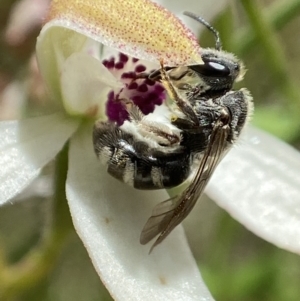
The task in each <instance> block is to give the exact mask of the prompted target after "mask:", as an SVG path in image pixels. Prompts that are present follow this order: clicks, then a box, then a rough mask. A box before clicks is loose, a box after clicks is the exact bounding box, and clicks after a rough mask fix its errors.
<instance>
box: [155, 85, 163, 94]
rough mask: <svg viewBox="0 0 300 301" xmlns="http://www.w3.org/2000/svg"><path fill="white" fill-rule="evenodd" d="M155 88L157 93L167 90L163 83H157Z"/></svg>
mask: <svg viewBox="0 0 300 301" xmlns="http://www.w3.org/2000/svg"><path fill="white" fill-rule="evenodd" d="M154 90H155V92H156V93H162V92H163V91H165V88H164V87H163V86H162V85H155V87H154Z"/></svg>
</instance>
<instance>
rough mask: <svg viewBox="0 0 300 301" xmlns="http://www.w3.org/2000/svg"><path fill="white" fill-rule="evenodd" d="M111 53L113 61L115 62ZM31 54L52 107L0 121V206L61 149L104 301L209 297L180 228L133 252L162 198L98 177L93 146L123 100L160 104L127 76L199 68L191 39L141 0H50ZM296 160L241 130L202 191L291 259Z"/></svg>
mask: <svg viewBox="0 0 300 301" xmlns="http://www.w3.org/2000/svg"><path fill="white" fill-rule="evenodd" d="M102 45H105V46H106V48H103V47H102ZM111 48H113V49H114V51H119V52H121V53H122V54H119V55H117V56H115V58H114V59H112V58H111V54H112V53H115V52H112V51H111V50H108V49H111ZM37 57H38V60H39V65H40V70H41V72H42V75H43V78H44V81H45V83H46V85H47V88H48V92H49V93H50V95H51V96H52V99H53V100H54V101H55V104H56V111H55V112H54V113H53V114H51V115H47V116H41V117H36V118H33V119H27V120H21V121H11V122H1V123H0V133H1V137H2V139H1V142H0V164H1V167H2V168H1V173H0V180H1V181H0V204H4V203H6V202H7V201H9V200H10V199H11V198H12V197H13V196H15V195H16V194H17V193H19V192H21V191H22V189H24V188H25V187H26V186H27V185H29V183H30V182H31V181H32V180H33V179H34V178H35V177H37V175H38V174H39V172H40V170H41V168H42V167H43V166H44V165H45V164H46V163H47V162H49V161H50V160H52V159H53V158H55V156H56V155H57V153H58V152H59V151H60V150H61V149H62V147H63V145H64V144H65V143H66V142H68V143H69V153H68V158H69V167H68V176H67V181H66V194H67V199H68V203H69V207H70V211H71V215H72V218H73V223H74V226H75V229H76V231H77V233H78V235H79V236H80V238H81V239H82V241H83V243H84V245H85V247H86V249H87V251H88V252H89V255H90V257H91V260H92V262H93V264H94V266H95V269H96V271H97V272H98V274H99V275H100V277H101V279H102V281H103V282H104V284H105V285H106V287H107V288H108V290H109V291H110V293H111V295H112V296H113V298H114V299H116V300H213V298H212V296H211V295H210V293H209V291H208V289H207V288H206V286H205V284H204V283H203V281H202V278H201V275H200V273H199V271H198V268H197V265H196V263H195V261H194V259H193V256H192V254H191V252H190V249H189V247H188V244H187V242H186V238H185V236H184V233H183V229H182V227H181V226H179V227H177V228H176V229H175V230H174V231H173V232H172V234H171V235H170V236H169V237H168V238H167V239H166V240H165V241H164V242H163V244H161V245H160V246H159V247H157V248H156V249H155V251H154V252H153V253H152V254H151V255H150V256H149V255H148V251H149V246H141V245H140V244H139V234H140V231H141V229H142V226H143V224H144V222H145V221H146V219H147V217H148V216H149V215H150V213H151V211H152V208H153V207H154V205H155V204H156V203H157V202H158V201H163V200H165V199H167V194H166V192H164V191H159V192H157V191H155V192H153V191H151V192H147V191H138V190H134V189H133V188H131V187H127V186H126V185H124V184H122V183H119V182H118V181H117V180H115V179H113V178H112V177H110V176H109V175H108V174H107V173H106V172H105V169H104V168H103V166H101V164H100V162H98V160H97V158H96V156H95V154H94V151H93V145H92V126H93V123H94V121H95V120H96V119H102V120H106V119H107V118H110V119H111V120H115V121H116V122H120V123H121V122H122V120H123V119H122V118H123V115H122V114H123V113H120V114H119V112H120V111H119V109H120V108H119V107H118V106H117V105H114V104H115V102H114V100H116V99H117V97H119V95H121V93H123V94H124V95H126V97H129V98H135V99H136V100H137V101H138V99H141V98H142V99H143V100H145V99H147V101H148V106H146V107H143V106H141V110H143V109H144V110H145V112H146V113H147V112H148V113H149V112H151V110H153V109H154V105H160V104H161V103H162V100H163V98H164V97H165V94H164V91H163V90H162V89H161V87H160V86H159V84H155V86H154V87H153V86H151V87H150V86H149V87H147V91H145V90H144V89H139V87H140V86H142V85H143V87H145V85H147V83H146V82H140V83H139V85H138V86H135V87H131V86H130V84H129V81H128V79H130V74H132V72H140V71H144V70H149V67H150V68H155V67H156V68H157V66H158V62H159V59H163V60H164V62H165V63H167V64H173V65H174V64H189V63H201V49H200V47H199V45H198V43H197V41H196V38H195V36H194V35H193V33H192V32H191V31H190V30H188V29H187V27H185V26H184V25H183V23H182V22H180V20H179V19H177V18H176V17H175V16H174V15H173V14H172V13H171V12H169V11H167V10H166V9H164V8H162V7H161V6H159V5H157V4H156V3H154V2H151V1H150V0H134V1H132V0H123V1H117V0H110V1H104V0H97V1H96V0H89V1H87V0H77V1H67V0H56V1H53V3H52V8H51V10H50V14H49V17H48V22H47V23H46V25H45V26H44V28H43V29H42V31H41V33H40V36H39V39H38V42H37ZM146 61H147V62H146ZM147 68H148V69H147ZM150 93H151V95H150ZM153 93H154V94H153ZM299 159H300V156H299V153H298V152H297V151H295V150H293V149H292V148H291V147H289V146H287V145H285V144H284V143H283V142H280V141H279V140H277V139H275V138H273V137H271V136H269V135H268V134H265V133H263V132H261V131H259V130H256V129H251V128H250V129H249V130H248V131H247V133H246V135H245V136H244V137H243V138H242V143H240V144H239V145H238V146H237V147H236V148H235V149H234V150H232V151H231V152H230V153H229V154H228V155H227V156H226V158H225V159H224V160H223V161H222V163H221V164H220V166H219V167H218V169H217V171H216V172H215V175H214V176H213V178H212V179H211V182H210V184H209V185H208V188H207V190H206V191H207V193H208V194H209V195H210V196H211V198H212V199H213V200H215V201H216V202H217V203H218V204H219V205H220V206H222V207H223V208H225V209H226V210H228V212H229V213H231V214H232V215H233V216H234V217H235V218H236V219H238V220H239V221H240V222H241V223H243V224H244V225H245V226H246V227H248V228H249V229H250V230H252V231H253V232H254V233H256V234H257V235H259V236H261V237H263V238H265V239H266V240H268V241H270V242H272V243H274V244H275V245H278V246H279V247H282V248H286V249H288V250H291V251H294V252H299V250H300V240H299V239H298V237H299V234H300V233H299V232H300V230H299V229H300V227H299V226H300V213H299V210H298V209H297V208H299V203H300V197H299V195H300V194H299V193H300V188H299V187H298V185H297V184H298V182H299V181H298V180H300V179H299V177H300V176H299V175H298V170H299V167H300V163H299V162H300V160H299ZM295 208H296V209H295Z"/></svg>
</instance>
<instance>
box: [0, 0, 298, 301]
mask: <svg viewBox="0 0 300 301" xmlns="http://www.w3.org/2000/svg"><path fill="white" fill-rule="evenodd" d="M249 1H250V2H253V3H256V4H258V3H259V5H260V6H262V7H264V9H260V10H259V13H258V14H257V15H256V16H255V14H254V19H255V17H257V18H258V20H256V21H259V22H267V23H266V24H267V29H268V30H271V35H272V40H271V41H270V43H275V44H276V48H274V49H273V51H274V52H277V54H278V55H279V56H278V57H279V58H277V59H276V58H275V62H274V61H272V58H270V57H269V55H268V51H269V50H268V49H267V48H268V45H264V43H262V42H261V40H260V38H259V35H260V33H259V32H257V31H258V30H260V29H262V28H260V29H257V28H256V29H255V26H256V25H255V22H256V21H255V20H253V19H252V20H251V12H250V9H249V10H248V11H247V8H246V6H247V3H248V4H249ZM15 2H16V1H11V0H10V1H1V4H0V5H1V10H0V26H1V28H0V33H1V35H2V36H3V34H4V28H5V26H6V22H7V17H8V15H9V11H10V9H11V8H12V5H13V4H14V3H15ZM250 4H251V3H250ZM245 8H246V9H245ZM299 16H300V0H297V1H295V0H284V1H283V0H282V1H279V0H277V1H271V0H269V1H267V0H264V1H259V2H258V1H252V0H247V1H246V0H245V1H244V0H240V1H238V0H236V1H231V5H230V7H229V8H228V9H227V10H226V11H224V12H223V13H222V14H221V15H220V16H219V17H218V18H217V19H216V20H215V22H214V26H215V27H216V28H217V29H218V30H219V31H220V34H221V38H222V41H223V46H224V47H223V48H224V49H225V50H227V51H230V52H233V53H235V54H237V55H238V56H239V57H240V58H242V60H243V61H244V62H245V64H246V66H247V68H248V72H247V75H246V78H245V80H244V81H243V82H242V83H241V84H239V85H242V86H246V87H247V88H248V89H249V90H250V91H251V92H252V94H253V97H254V102H255V115H254V116H253V123H254V124H255V125H257V126H259V127H261V128H263V129H265V130H268V131H270V132H272V133H273V134H274V135H277V136H278V137H280V138H281V139H284V140H286V141H288V142H290V143H292V144H293V145H294V146H296V147H300V131H299V129H300V119H299V117H298V115H299V111H300V105H299V104H300V102H299V101H300V100H298V99H300V93H299V91H300V89H299V84H298V85H297V83H298V82H299V80H300V51H299V49H300V39H298V32H299V27H300V17H299ZM203 17H205V16H203ZM259 18H260V19H259ZM260 24H262V23H260ZM260 26H262V25H260ZM268 30H265V31H264V33H267V32H268ZM38 31H39V28H36V29H35V30H33V31H32V33H31V35H30V36H29V37H28V39H26V41H24V44H22V45H21V46H19V47H13V46H9V45H7V44H5V41H4V39H1V40H0V89H2V88H3V87H2V85H5V84H7V83H8V82H9V81H10V80H12V79H18V78H22V77H24V76H25V75H26V72H28V64H29V59H30V56H31V53H32V50H33V49H34V40H35V38H36V35H37V33H38ZM261 38H263V37H261ZM200 40H201V46H202V47H207V46H211V47H213V46H214V44H213V43H214V42H213V37H212V35H211V33H209V32H208V31H205V32H204V33H203V35H202V36H201V39H200ZM274 41H275V42H274ZM268 43H269V42H268ZM275 57H276V56H275ZM273 59H274V58H273ZM278 70H279V71H278ZM280 70H281V71H280ZM282 70H283V72H286V74H285V76H284V78H282V77H280V76H282V75H280V76H279V75H278V72H279V73H280V72H282ZM282 83H283V84H282ZM295 83H296V85H295ZM290 84H291V85H295V93H294V94H293V95H290V94H289V90H287V89H286V88H285V87H286V86H285V85H290ZM293 89H294V88H293ZM297 93H298V94H297ZM295 95H296V97H295ZM298 96H299V97H298ZM32 98H33V97H31V98H30V97H29V99H27V101H28V103H29V105H28V103H27V104H26V106H27V107H28V108H29V109H28V110H29V114H32V111H34V110H36V105H37V104H41V102H34V104H33V103H32ZM42 105H44V103H42ZM44 173H45V174H46V175H47V176H48V177H51V176H53V166H50V167H49V166H48V167H47V168H46V169H45V171H44ZM47 181H49V180H47ZM34 185H35V184H33V186H32V187H31V188H29V191H31V196H28V200H26V202H25V201H24V200H22V201H15V202H14V206H11V205H10V204H8V205H6V206H4V207H2V208H1V210H0V269H3V268H5V267H6V265H7V264H8V265H14V264H18V262H19V260H21V261H22V259H24V258H25V259H26V256H27V255H28V253H30V250H31V249H32V248H35V247H36V246H39V245H40V244H43V242H44V241H45V237H49V232H51V231H52V230H53V229H54V228H51V227H52V226H53V216H52V215H53V212H55V210H54V209H55V208H56V207H55V203H54V202H53V198H52V197H51V195H50V196H45V195H37V196H33V195H32V192H34V191H35V188H34ZM197 206H201V210H195V211H194V212H192V214H191V217H190V218H189V219H188V220H187V221H186V222H185V226H186V231H187V235H188V237H189V240H190V241H191V246H192V248H193V252H194V254H195V256H196V259H197V261H198V263H199V267H200V270H201V273H202V275H203V278H204V280H205V282H206V284H207V286H208V287H209V289H210V290H211V292H212V294H213V296H214V297H215V298H216V300H218V301H238V300H243V301H260V300H264V301H282V300H284V301H296V300H300V288H299V280H300V257H299V256H297V255H295V254H292V253H289V252H286V251H283V250H280V249H278V248H276V247H275V246H273V245H271V244H269V243H267V242H265V241H263V240H261V239H260V238H258V237H256V236H255V235H253V234H252V233H250V232H249V231H247V230H246V229H245V228H244V227H243V226H241V225H240V224H239V223H237V222H236V221H235V220H233V219H232V218H231V217H230V216H229V215H228V214H227V213H225V212H224V211H223V210H222V209H220V208H218V207H217V206H216V205H214V204H213V203H212V202H210V201H209V200H207V199H205V200H203V201H202V202H201V203H199V204H197ZM56 209H57V208H56ZM49 212H51V216H49V214H50V213H49ZM199 212H200V215H199ZM196 214H197V215H196ZM54 217H55V216H54ZM63 218H64V217H62V219H63ZM68 218H69V217H68ZM195 229H197V231H196V230H195ZM53 231H54V230H53ZM195 231H196V232H197V235H195ZM66 233H67V234H68V235H66V236H65V237H63V239H62V241H61V244H59V245H55V244H54V246H55V247H56V248H57V250H56V251H57V252H54V253H53V252H52V253H51V254H50V256H49V257H48V261H49V265H48V266H47V269H46V270H44V271H43V272H42V273H41V274H40V277H39V279H37V281H36V283H35V284H33V285H32V283H31V284H30V285H29V286H28V287H27V288H26V287H21V288H20V287H19V288H18V289H19V290H18V291H16V292H15V294H14V293H13V294H10V296H9V297H7V298H6V297H5V298H1V297H0V298H1V299H0V301H29V300H30V301H35V300H39V301H40V300H43V301H68V300H76V301H77V300H78V301H81V300H82V301H94V300H95V301H96V300H103V301H106V300H111V297H110V296H109V294H108V293H107V291H106V289H105V288H104V287H103V286H102V285H101V282H100V281H99V276H98V275H97V274H96V272H95V271H94V268H93V266H92V264H91V261H90V259H89V257H88V255H87V252H86V250H85V248H84V247H83V245H82V243H81V242H80V240H79V238H78V237H77V235H76V233H75V232H74V230H70V229H69V230H68V231H67V232H66ZM50 244H51V240H50ZM58 246H59V247H58ZM2 284H3V283H0V296H1V293H2V291H1V289H2V286H1V285H2Z"/></svg>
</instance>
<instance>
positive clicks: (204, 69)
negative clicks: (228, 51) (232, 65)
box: [189, 62, 230, 77]
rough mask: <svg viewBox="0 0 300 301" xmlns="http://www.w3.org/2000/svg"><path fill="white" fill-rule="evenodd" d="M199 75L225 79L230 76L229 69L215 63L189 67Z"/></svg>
mask: <svg viewBox="0 0 300 301" xmlns="http://www.w3.org/2000/svg"><path fill="white" fill-rule="evenodd" d="M189 68H191V69H192V70H194V71H195V72H196V73H198V74H199V75H204V76H211V77H226V76H228V75H230V69H229V68H228V67H227V66H224V65H222V64H220V63H216V62H205V63H204V64H203V65H192V66H189Z"/></svg>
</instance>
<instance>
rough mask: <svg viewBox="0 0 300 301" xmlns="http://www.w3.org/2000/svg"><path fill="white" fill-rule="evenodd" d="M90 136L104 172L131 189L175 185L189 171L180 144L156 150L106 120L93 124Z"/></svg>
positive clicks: (182, 179)
mask: <svg viewBox="0 0 300 301" xmlns="http://www.w3.org/2000/svg"><path fill="white" fill-rule="evenodd" d="M93 139H94V149H95V152H96V154H97V156H98V158H99V160H100V161H101V163H102V164H105V165H106V166H107V171H108V173H110V174H111V175H112V176H113V177H115V178H116V179H118V180H120V181H122V182H124V183H126V184H128V185H131V186H133V187H135V188H138V189H160V188H170V187H174V186H178V185H179V184H181V183H182V182H183V181H184V180H186V178H187V177H188V175H189V173H190V165H191V164H190V154H189V153H188V152H187V150H186V149H185V148H183V147H177V148H175V149H174V147H172V150H170V151H168V147H164V148H163V150H157V149H156V148H153V147H151V146H149V145H148V144H147V143H146V142H144V141H137V139H135V137H134V136H133V135H132V134H130V133H126V132H125V131H123V130H122V129H120V128H119V127H117V126H116V125H114V124H112V123H106V122H98V123H97V124H96V125H95V127H94V132H93Z"/></svg>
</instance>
